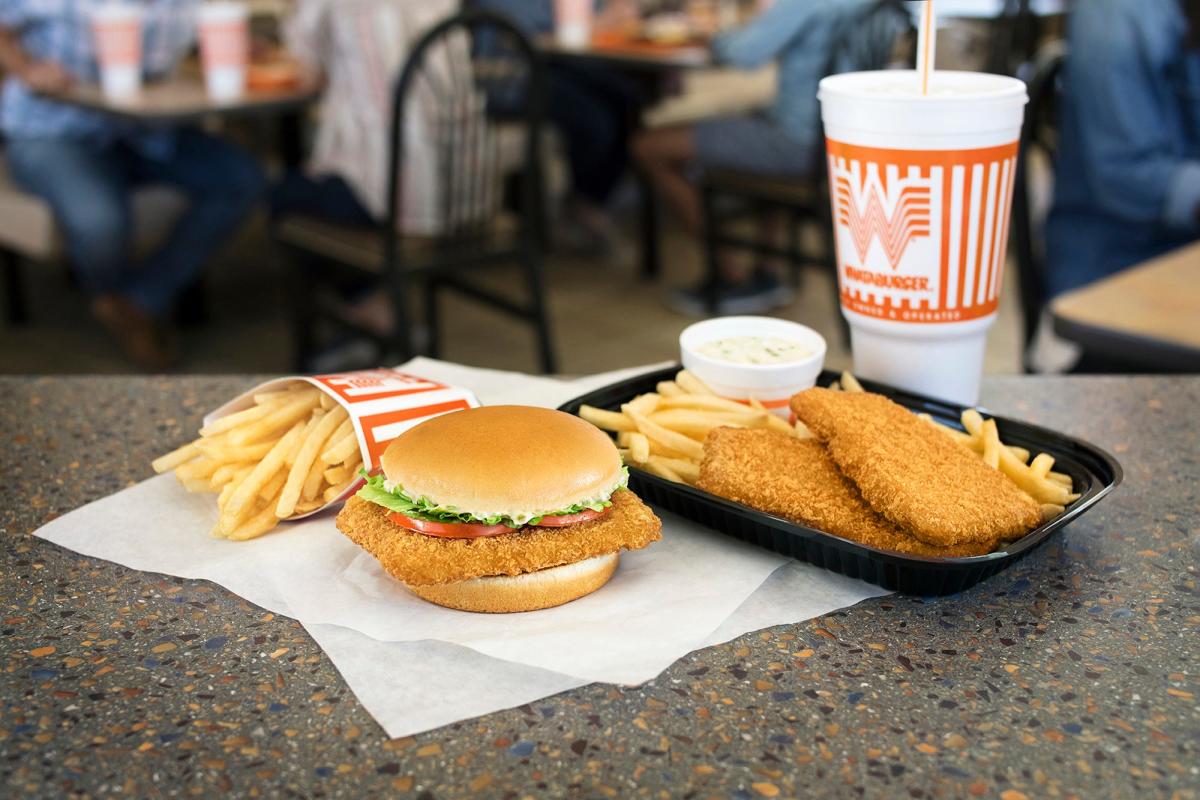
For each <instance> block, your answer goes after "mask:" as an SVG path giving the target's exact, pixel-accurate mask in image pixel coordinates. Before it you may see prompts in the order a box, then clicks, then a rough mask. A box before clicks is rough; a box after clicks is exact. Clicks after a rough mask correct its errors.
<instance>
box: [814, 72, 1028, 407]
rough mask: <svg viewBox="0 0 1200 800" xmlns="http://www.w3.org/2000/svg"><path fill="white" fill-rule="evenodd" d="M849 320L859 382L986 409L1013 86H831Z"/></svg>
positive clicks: (1021, 97) (912, 78)
mask: <svg viewBox="0 0 1200 800" xmlns="http://www.w3.org/2000/svg"><path fill="white" fill-rule="evenodd" d="M818 97H819V98H820V101H821V117H822V120H823V121H824V123H825V138H826V145H827V154H828V158H829V186H830V193H831V195H832V198H831V199H832V203H833V219H834V229H835V240H836V242H837V264H838V285H839V289H840V293H841V304H842V314H843V315H844V316H845V317H846V319H847V321H848V322H849V323H850V336H851V347H852V349H853V352H854V372H855V374H856V375H858V376H860V377H863V378H870V379H872V380H876V381H880V382H882V383H889V384H892V385H893V386H899V387H902V388H904V389H908V390H910V391H914V392H919V393H923V394H928V395H932V396H934V397H938V398H942V399H944V400H951V401H955V402H958V403H963V404H967V405H973V404H975V403H976V402H977V401H978V399H979V382H980V378H981V376H982V374H983V358H984V351H985V349H986V346H987V334H988V329H989V328H991V326H992V323H994V322H995V321H996V309H997V307H998V305H999V301H1000V290H1001V287H1002V285H1003V276H1004V263H1005V259H1006V253H1007V243H1008V225H1009V212H1010V209H1011V207H1012V196H1013V189H1014V182H1015V177H1016V166H1017V146H1018V143H1019V139H1020V134H1021V123H1022V120H1023V118H1024V109H1025V103H1026V101H1027V100H1028V97H1027V95H1026V91H1025V84H1024V83H1023V82H1021V81H1019V80H1016V79H1015V78H1006V77H1002V76H999V75H987V74H983V73H974V72H951V71H945V70H938V71H936V72H934V73H933V76H932V78H931V84H930V91H929V94H927V95H922V94H921V91H920V80H919V76H918V75H917V73H916V72H914V71H911V70H909V71H900V70H889V71H883V72H855V73H846V74H843V75H834V76H830V77H828V78H825V79H824V80H822V81H821V88H820V91H819V93H818Z"/></svg>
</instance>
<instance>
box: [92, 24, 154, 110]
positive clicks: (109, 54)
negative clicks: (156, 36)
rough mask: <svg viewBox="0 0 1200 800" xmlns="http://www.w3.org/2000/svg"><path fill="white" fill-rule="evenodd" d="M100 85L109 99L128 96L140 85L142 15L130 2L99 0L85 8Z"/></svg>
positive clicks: (119, 98) (139, 88)
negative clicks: (101, 1) (88, 15)
mask: <svg viewBox="0 0 1200 800" xmlns="http://www.w3.org/2000/svg"><path fill="white" fill-rule="evenodd" d="M89 14H90V19H91V24H92V40H93V43H94V44H95V48H96V63H97V66H98V67H99V69H100V88H101V89H102V90H103V92H104V96H105V97H108V98H109V99H111V100H124V99H128V98H130V97H132V96H134V95H136V94H137V93H138V92H140V91H141V88H142V16H143V12H142V9H141V7H140V6H136V5H133V4H132V3H121V2H114V3H99V4H96V5H94V6H92V7H91V8H90V10H89Z"/></svg>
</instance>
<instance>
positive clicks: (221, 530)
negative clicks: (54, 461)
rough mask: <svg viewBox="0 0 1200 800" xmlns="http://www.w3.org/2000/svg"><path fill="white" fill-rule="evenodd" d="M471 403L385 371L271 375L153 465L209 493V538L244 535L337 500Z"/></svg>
mask: <svg viewBox="0 0 1200 800" xmlns="http://www.w3.org/2000/svg"><path fill="white" fill-rule="evenodd" d="M478 405H479V401H478V400H477V399H476V397H475V395H473V394H472V393H471V392H469V391H467V390H466V389H461V388H458V387H454V386H448V385H446V384H443V383H439V382H437V381H431V380H427V379H425V378H421V377H419V376H416V375H409V374H407V373H404V372H400V371H398V370H394V369H373V370H362V371H358V372H345V373H336V374H331V375H313V376H303V375H297V376H291V377H286V378H276V379H274V380H270V381H267V382H266V383H262V384H259V385H258V386H255V387H253V388H251V389H249V390H248V391H246V392H244V393H242V394H241V395H238V396H237V397H235V398H234V399H232V400H230V401H229V402H227V403H225V404H224V405H222V406H220V407H219V408H217V409H215V410H214V411H212V412H210V413H209V414H208V415H207V416H205V417H204V427H202V428H201V429H200V438H198V439H196V440H195V441H193V442H191V443H189V444H185V445H183V446H182V447H179V448H177V449H176V450H174V451H172V452H170V453H168V454H166V455H164V456H162V457H160V458H158V459H156V460H155V461H154V464H153V466H154V469H155V471H156V472H166V471H168V470H174V471H175V474H176V476H177V477H178V478H179V480H180V481H181V482H182V483H183V484H184V486H186V487H187V489H188V490H189V491H193V492H216V493H217V495H218V496H217V507H218V509H219V512H220V513H219V517H218V522H217V526H216V528H215V529H214V530H213V534H214V535H215V536H218V537H221V538H227V539H235V540H242V539H251V538H254V537H256V536H260V535H262V534H263V533H266V532H267V531H269V530H271V529H272V528H274V527H275V525H276V524H277V523H278V522H279V521H281V520H284V519H292V520H294V519H302V518H304V517H307V516H309V515H311V514H315V513H317V512H319V511H321V510H322V509H324V508H326V507H328V506H330V505H332V504H334V503H338V502H341V501H342V500H344V499H345V498H346V497H348V496H349V495H350V494H351V493H352V492H354V491H356V490H357V489H358V486H359V484H360V483H361V478H360V477H359V474H358V473H359V470H360V469H363V468H365V469H366V470H367V471H370V470H372V469H374V468H375V467H377V466H378V465H379V459H380V456H382V454H383V451H384V450H385V449H386V447H387V445H388V443H389V442H390V441H391V440H392V439H395V438H396V437H397V436H399V435H400V434H401V433H403V432H404V431H406V430H408V429H409V428H411V427H413V426H414V425H417V424H418V423H421V422H423V421H425V420H427V419H430V418H431V417H436V416H438V415H440V414H446V413H449V412H451V411H459V410H462V409H466V408H475V407H477V406H478Z"/></svg>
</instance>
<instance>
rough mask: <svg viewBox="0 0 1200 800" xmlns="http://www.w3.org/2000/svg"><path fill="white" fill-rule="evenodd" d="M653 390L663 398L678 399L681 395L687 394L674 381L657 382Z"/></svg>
mask: <svg viewBox="0 0 1200 800" xmlns="http://www.w3.org/2000/svg"><path fill="white" fill-rule="evenodd" d="M654 388H655V390H656V391H657V392H658V393H659V394H660V395H662V396H663V397H678V396H679V395H681V394H687V392H685V391H684V390H683V389H682V388H681V387H680V386H679V384H678V383H676V382H675V381H659V382H658V385H657V386H655V387H654Z"/></svg>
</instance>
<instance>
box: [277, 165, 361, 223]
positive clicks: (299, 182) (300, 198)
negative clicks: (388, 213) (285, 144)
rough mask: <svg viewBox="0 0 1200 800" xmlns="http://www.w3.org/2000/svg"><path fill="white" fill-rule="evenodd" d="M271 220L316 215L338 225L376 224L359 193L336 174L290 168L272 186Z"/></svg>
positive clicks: (314, 216) (316, 217) (315, 216)
mask: <svg viewBox="0 0 1200 800" xmlns="http://www.w3.org/2000/svg"><path fill="white" fill-rule="evenodd" d="M270 208H271V219H273V220H280V219H283V218H284V217H288V216H293V215H294V216H300V217H313V218H315V219H319V220H324V221H325V222H332V223H334V224H337V225H352V226H363V227H366V226H369V225H374V224H376V221H375V219H374V218H372V216H371V213H370V212H369V211H367V209H366V208H365V207H364V206H363V204H362V202H361V201H359V199H358V195H356V194H355V193H354V190H353V189H351V188H350V184H348V183H346V181H345V180H343V179H342V178H341V177H339V176H337V175H320V176H316V177H313V176H309V175H306V174H304V173H303V172H300V171H299V170H291V171H289V172H288V173H287V175H285V176H284V177H283V180H281V181H280V182H279V183H278V184H276V185H275V186H273V187H272V188H271V199H270Z"/></svg>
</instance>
